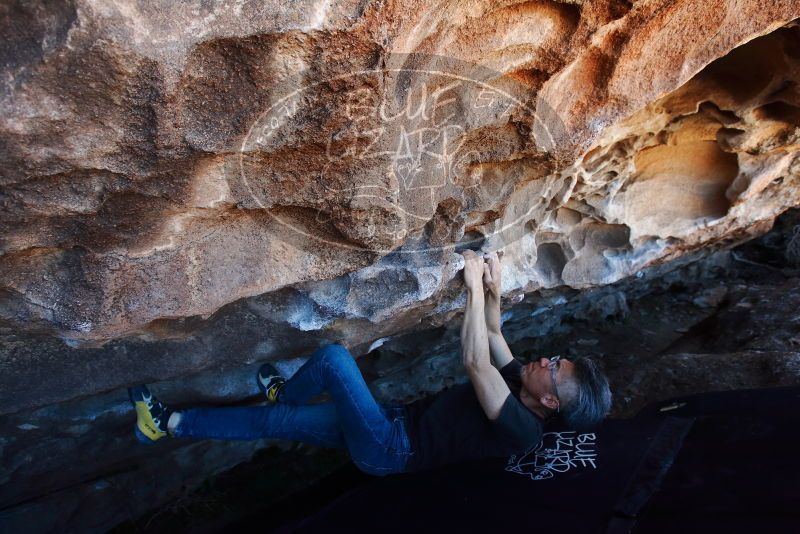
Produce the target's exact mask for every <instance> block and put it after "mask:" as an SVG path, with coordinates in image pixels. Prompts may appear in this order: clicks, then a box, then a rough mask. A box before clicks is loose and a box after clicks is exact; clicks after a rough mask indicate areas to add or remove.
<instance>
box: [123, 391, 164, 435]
mask: <svg viewBox="0 0 800 534" xmlns="http://www.w3.org/2000/svg"><path fill="white" fill-rule="evenodd" d="M128 396H129V397H130V399H131V404H133V407H134V408H135V409H136V425H135V426H134V430H133V432H134V434H136V438H137V439H138V440H139V441H141V442H142V443H146V444H151V443H155V442H156V440H159V439H161V438H163V437H164V436H166V435H167V422H168V421H169V416H170V415H172V413H173V411H172V410H171V409H170V408H169V407H168V406H167V405H166V404H164V403H163V402H161V401H159V400H158V399H157V398H155V396H153V394H152V393H150V390H149V389H147V386H145V385H141V386H135V387H132V388H128Z"/></svg>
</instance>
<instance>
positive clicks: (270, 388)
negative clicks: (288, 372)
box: [256, 363, 286, 402]
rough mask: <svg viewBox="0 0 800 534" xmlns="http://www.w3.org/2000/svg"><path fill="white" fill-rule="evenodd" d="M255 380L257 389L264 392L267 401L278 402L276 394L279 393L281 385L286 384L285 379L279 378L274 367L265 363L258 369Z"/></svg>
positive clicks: (278, 373) (279, 375)
mask: <svg viewBox="0 0 800 534" xmlns="http://www.w3.org/2000/svg"><path fill="white" fill-rule="evenodd" d="M256 379H257V382H258V388H259V389H260V390H261V391H262V392H264V395H266V397H267V400H268V401H270V402H278V393H280V391H281V388H282V387H283V385H284V384H286V379H285V378H283V377H282V376H281V374H280V372H279V371H278V370H277V369H276V368H275V366H274V365H270V364H268V363H265V364H264V365H262V366H261V367H259V368H258V375H257V377H256Z"/></svg>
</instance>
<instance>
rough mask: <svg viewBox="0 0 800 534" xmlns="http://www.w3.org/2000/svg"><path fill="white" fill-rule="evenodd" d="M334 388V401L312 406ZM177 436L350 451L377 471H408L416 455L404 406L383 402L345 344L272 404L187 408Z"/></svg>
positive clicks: (332, 348)
mask: <svg viewBox="0 0 800 534" xmlns="http://www.w3.org/2000/svg"><path fill="white" fill-rule="evenodd" d="M323 391H328V393H329V394H330V396H331V399H332V400H331V401H328V402H324V403H321V404H306V403H307V402H308V400H309V399H311V398H312V397H314V396H316V395H318V394H320V393H321V392H323ZM180 413H181V420H180V422H179V423H178V425H177V427H176V428H175V430H174V434H175V435H176V436H182V437H183V436H185V437H194V438H212V439H227V440H250V439H260V438H275V439H286V440H294V441H302V442H305V443H310V444H312V445H318V446H321V447H331V448H342V449H345V448H346V449H347V450H348V451H349V453H350V457H351V458H352V460H353V463H355V464H356V466H358V468H359V469H361V470H362V471H364V472H366V473H369V474H371V475H378V476H383V475H388V474H391V473H400V472H403V470H404V468H405V466H406V464H407V462H408V459H409V458H410V456H411V455H412V454H413V453H412V451H411V444H410V442H409V439H408V434H407V433H406V429H405V421H404V417H403V406H402V405H384V404H380V403H378V402H377V401H376V400H375V398H374V397H373V396H372V393H370V391H369V389H368V388H367V384H366V383H365V382H364V378H363V377H362V376H361V371H360V370H359V369H358V366H357V365H356V362H355V360H354V359H353V356H352V355H351V354H350V352H349V351H348V350H347V349H346V348H345V347H343V346H341V345H328V346H326V347H323V348H321V349H319V350H318V351H316V352H315V353H314V354H313V355H312V356H311V358H310V359H309V360H308V361H307V362H306V363H305V364H304V365H303V366H302V367H301V368H300V369H299V370H298V371H297V372H296V373H295V374H294V376H292V377H291V378H290V379H289V380H288V381H287V382H286V384H285V385H284V386H283V388H282V389H281V391H280V395H279V396H278V402H277V403H275V404H270V405H268V406H245V407H223V408H193V409H188V410H181V412H180Z"/></svg>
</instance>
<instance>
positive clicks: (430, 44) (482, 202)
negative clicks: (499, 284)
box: [0, 0, 800, 526]
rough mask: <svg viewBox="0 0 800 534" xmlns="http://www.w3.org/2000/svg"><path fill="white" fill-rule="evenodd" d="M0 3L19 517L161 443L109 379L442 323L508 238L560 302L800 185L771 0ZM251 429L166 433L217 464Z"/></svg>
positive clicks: (541, 295)
mask: <svg viewBox="0 0 800 534" xmlns="http://www.w3.org/2000/svg"><path fill="white" fill-rule="evenodd" d="M0 14H2V16H0V28H1V29H0V40H2V46H1V47H0V50H1V51H2V52H0V53H1V54H2V58H3V67H2V73H3V76H2V80H0V84H2V92H1V93H0V142H1V143H2V144H1V145H0V205H1V206H2V211H0V229H2V232H0V391H2V392H3V393H2V395H0V416H2V417H3V418H4V420H3V421H0V423H2V424H3V425H4V428H7V429H8V432H4V433H3V434H2V438H0V451H8V450H16V451H19V450H20V448H19V447H20V446H21V444H22V443H26V444H28V443H34V442H35V443H37V445H35V446H33V445H31V447H33V448H32V449H31V453H30V455H28V456H25V455H19V454H15V455H14V456H13V457H14V458H15V460H13V461H7V458H6V455H4V460H3V462H4V465H3V468H2V469H3V470H2V471H0V509H2V510H12V511H13V510H16V511H13V513H17V512H19V513H22V512H20V510H22V508H18V507H19V506H26V507H27V508H25V510H27V512H25V513H34V512H31V510H35V506H38V505H37V504H36V503H38V502H40V501H38V500H37V499H42V498H44V497H43V496H45V495H47V496H48V497H47V498H48V499H56V497H54V496H55V495H67V496H68V497H63V498H64V499H72V500H70V501H69V502H71V503H73V504H74V505H75V506H76V507H79V506H84V505H86V506H88V504H85V503H87V502H89V501H87V500H86V499H89V498H91V499H94V498H98V499H99V498H100V497H98V495H101V494H103V495H111V494H114V492H116V491H121V490H119V489H118V488H122V487H127V486H125V484H122V483H119V484H118V485H116V486H114V485H105V486H104V485H103V484H102V483H101V482H97V481H98V480H101V479H103V476H104V473H111V472H115V473H117V472H116V471H115V469H117V468H119V466H129V465H131V462H132V461H133V459H132V458H133V457H136V458H142V460H141V461H142V462H144V459H143V458H149V459H151V460H152V458H154V456H147V455H148V454H150V455H152V454H153V453H147V454H145V453H139V452H136V451H133V450H128V448H130V447H131V446H132V443H131V442H130V440H131V439H132V438H131V437H130V435H129V425H127V424H126V425H123V424H122V421H123V419H124V417H125V416H127V415H129V414H127V413H126V408H125V405H124V388H125V387H126V386H128V385H132V384H136V383H141V382H148V383H153V382H159V381H161V382H163V383H164V384H165V385H164V388H163V391H164V392H165V393H168V394H171V395H172V396H173V398H174V399H175V401H176V402H184V403H192V402H199V401H209V402H233V401H239V400H241V399H242V398H244V397H247V396H248V395H252V394H253V391H251V390H252V387H251V384H250V382H249V381H250V378H247V379H246V380H245V378H244V377H245V376H247V377H249V376H250V374H249V373H250V368H251V367H252V366H253V365H255V364H257V363H258V362H260V361H265V360H273V361H276V362H277V363H279V364H281V365H283V366H284V367H285V368H286V369H291V368H293V367H296V366H297V365H299V362H300V361H301V360H298V359H297V358H299V357H300V356H302V355H303V354H306V353H308V352H309V351H310V350H313V349H314V348H316V347H318V346H320V345H321V344H323V343H326V342H331V341H338V342H342V343H344V344H345V345H347V346H348V347H350V348H351V349H352V351H353V352H354V353H355V354H357V355H361V354H365V353H367V352H369V351H370V350H371V349H374V348H375V347H379V346H381V345H384V346H386V347H391V346H392V343H393V342H395V343H396V342H398V340H399V339H405V338H404V336H408V335H411V336H414V335H418V336H419V339H428V338H427V337H426V336H430V334H429V333H430V332H436V331H437V329H439V328H442V327H445V326H447V325H449V324H451V323H453V322H454V321H456V320H457V319H458V313H459V310H460V308H461V307H462V306H463V297H462V288H461V282H460V280H459V275H458V271H459V269H460V267H461V259H460V256H459V255H458V254H457V253H456V252H457V251H459V250H461V249H463V248H473V249H480V250H484V251H501V252H502V253H503V259H504V265H505V271H504V279H503V284H504V290H505V302H504V306H506V308H507V309H509V310H510V309H511V307H512V306H514V305H522V306H533V308H532V310H533V311H536V310H539V309H541V310H543V311H540V312H537V316H536V317H538V319H537V321H538V320H541V321H548V320H550V321H555V320H556V317H557V311H556V308H557V304H554V303H555V302H558V299H559V298H561V297H564V295H568V296H574V295H585V296H586V298H587V299H592V298H594V297H592V295H596V296H598V298H599V297H601V296H602V298H603V299H606V300H602V301H597V302H595V303H593V304H592V305H593V306H595V307H598V306H599V307H601V308H602V307H611V308H613V307H614V306H617V307H619V306H621V304H620V302H618V300H615V299H616V297H614V296H613V295H610V294H609V295H610V296H609V295H601V294H600V293H593V292H597V291H602V290H603V289H604V288H606V287H609V285H610V284H614V283H619V282H620V281H624V280H626V279H627V278H628V277H630V276H632V275H641V273H655V272H662V270H667V271H669V270H671V269H674V268H677V267H675V266H676V265H680V264H682V263H681V262H689V261H690V260H693V259H697V258H700V257H703V256H708V255H710V254H713V253H714V252H715V251H718V250H723V251H724V250H726V249H729V248H730V247H732V246H734V245H736V244H738V243H741V242H744V241H747V240H748V239H751V238H753V237H756V236H758V235H761V234H763V233H765V232H766V231H767V230H768V229H769V228H770V227H771V226H772V224H773V220H774V219H775V218H776V217H777V216H778V215H780V214H781V213H783V212H784V211H786V210H787V209H789V208H790V207H792V206H796V205H798V204H800V188H798V175H799V174H800V163H798V146H799V144H800V141H798V138H799V136H800V85H798V83H800V44H799V43H800V26H798V24H797V22H796V19H797V17H798V16H800V4H798V3H797V2H795V1H790V0H785V1H781V0H778V1H772V2H767V3H764V2H756V1H742V2H736V3H731V2H723V1H718V2H717V1H701V0H682V1H668V0H643V1H637V2H627V1H623V0H597V1H589V0H587V1H564V2H551V1H541V2H538V1H537V2H524V3H513V2H497V1H493V2H488V1H477V2H471V3H463V2H455V1H443V2H439V3H437V4H435V5H431V4H422V3H413V2H411V3H409V2H395V1H391V0H390V1H388V2H350V1H344V2H328V1H325V0H320V1H317V2H309V1H304V2H294V3H286V2H274V3H263V2H247V1H242V2H235V3H227V2H219V3H208V2H199V1H197V2H188V3H185V2H184V3H173V2H126V3H109V2H101V1H91V0H74V1H67V2H59V3H57V4H52V3H47V2H38V1H32V2H27V1H26V2H21V1H20V2H9V3H6V4H4V5H3V6H2V7H0ZM676 262H677V263H676ZM564 298H566V297H564ZM698 298H699V297H698ZM705 298H707V302H713V301H714V300H715V299H718V298H721V297H720V295H716V296H715V295H714V294H709V295H706V297H705ZM592 302H594V301H592ZM548 303H549V304H548ZM548 306H550V307H549V308H548ZM520 309H521V308H520ZM515 328H516V327H515ZM519 328H522V327H519ZM426 332H428V334H426ZM520 335H522V334H520ZM430 342H431V344H432V345H431V346H433V345H435V342H436V340H435V339H434V340H430ZM449 350H450V349H447V350H444V349H443V352H442V359H443V360H442V363H441V365H442V366H445V367H446V366H447V365H450V364H451V362H449V360H447V358H448V357H450V358H452V353H450V352H448V351H449ZM448 354H450V356H447V355H448ZM431 365H433V364H431ZM256 367H257V365H256ZM245 384H247V385H245ZM381 387H384V386H381ZM386 387H388V386H386ZM393 387H394V388H396V389H397V392H398V397H400V398H410V397H413V396H414V395H417V394H419V393H420V390H419V389H414V388H411V389H412V390H413V391H412V390H409V391H404V388H405V386H404V384H403V383H402V382H399V381H395V382H394V386H393ZM157 388H158V385H156V389H157ZM401 393H402V394H401ZM66 413H70V414H73V415H72V416H69V417H67V419H65V420H70V421H72V423H70V424H69V425H66V426H64V424H61V423H56V422H55V421H56V420H60V418H61V415H58V414H66ZM80 413H86V414H88V415H79V414H80ZM32 414H38V415H36V416H35V417H34V415H32ZM48 414H49V415H48ZM109 414H111V415H109ZM106 415H108V417H106ZM39 417H41V418H43V419H39ZM71 417H74V419H70V418H71ZM28 418H32V420H33V419H35V420H36V421H40V422H42V421H51V422H50V423H46V424H45V423H42V424H43V425H44V426H40V425H39V423H35V422H27V420H28ZM48 418H51V419H48ZM11 421H13V424H12V422H11ZM100 423H102V424H106V423H107V424H108V425H109V426H107V427H106V426H103V428H104V429H105V430H104V432H106V433H105V434H103V435H104V436H105V437H104V438H102V439H99V438H98V441H97V443H96V445H95V446H96V447H97V449H92V448H84V449H83V450H84V451H94V452H90V453H89V454H88V456H86V458H88V459H87V460H82V459H81V458H83V456H82V453H80V452H79V451H80V449H79V447H83V446H84V445H85V444H86V442H87V441H88V440H89V437H88V436H89V433H90V429H91V428H93V426H94V425H96V424H100ZM51 424H52V425H55V426H48V425H51ZM65 424H66V423H65ZM101 426H102V425H101ZM36 432H40V433H41V435H39V434H36ZM31 436H36V437H37V438H38V439H37V440H31ZM53 440H55V441H53ZM104 440H107V441H104ZM109 444H114V445H113V446H111V445H109ZM258 446H260V445H258V444H252V445H247V446H246V445H241V444H240V445H237V446H236V447H238V449H235V451H234V447H233V446H230V448H228V449H225V448H224V447H223V446H221V445H220V446H219V447H216V446H205V445H194V446H192V447H188V446H187V447H180V446H176V445H169V446H167V445H165V446H164V447H165V448H169V447H175V451H182V452H179V453H178V452H176V453H175V454H176V455H177V456H170V458H173V460H174V462H173V464H171V465H172V466H173V468H174V470H175V469H178V468H177V467H176V466H180V465H184V463H186V464H188V463H192V462H190V461H189V460H188V459H187V458H188V457H182V456H180V455H181V454H186V455H190V456H191V455H194V454H199V455H203V454H208V455H210V459H209V460H208V463H207V467H206V468H205V471H206V472H210V471H213V470H215V469H218V468H220V469H221V468H223V467H224V466H229V465H232V464H233V463H235V462H237V461H240V459H241V458H243V457H247V456H248V455H250V454H252V451H253V450H255V449H256V448H258ZM37 447H38V449H37ZM115 447H116V448H115ZM204 447H208V449H206V448H204ZM36 450H39V451H40V452H41V454H42V455H43V456H41V458H44V457H47V458H48V460H47V461H44V460H42V459H40V460H37V461H34V460H33V458H40V456H37V454H36V453H35V451H36ZM170 450H171V449H170ZM54 451H61V452H60V453H58V454H56V452H54ZM191 451H194V452H191ZM225 451H228V452H225ZM103 452H105V453H107V455H108V456H107V458H104V454H103ZM229 453H230V454H229ZM140 454H141V455H140ZM59 455H60V456H61V457H63V458H72V459H73V460H74V462H73V463H72V464H70V465H72V467H70V468H69V469H65V468H64V467H63V465H66V464H63V465H62V464H59V460H56V458H57V457H59ZM128 455H133V456H128ZM26 458H27V459H26ZM176 458H183V459H176ZM148 461H149V460H148ZM9 462H10V463H9ZM153 465H155V464H153ZM201 471H202V470H201ZM143 472H144V471H143ZM53 473H59V474H58V476H55V475H53ZM201 474H202V473H201V472H198V473H196V475H197V477H199V476H200V475H201ZM114 476H122V475H120V474H119V473H117V474H116V475H114ZM126 476H129V477H130V478H129V484H131V485H133V484H134V483H135V481H138V480H139V479H138V478H137V476H138V475H135V474H129V475H126ZM197 477H195V479H196V478H197ZM115 480H117V479H115ZM126 480H128V479H126ZM187 480H188V479H187ZM95 483H97V484H99V486H97V487H98V488H100V490H97V491H94V490H91V489H87V488H90V487H94V486H91V484H95ZM69 488H72V489H69ZM76 488H83V489H80V490H78V489H76ZM171 488H172V489H169V490H168V489H166V488H165V489H164V490H163V491H164V493H163V494H159V495H157V496H153V499H155V500H156V501H158V500H159V499H161V500H163V499H165V498H167V497H166V496H167V494H168V493H169V492H173V493H174V491H176V490H175V487H174V486H171ZM84 490H85V493H81V492H82V491H84ZM101 490H102V491H101ZM63 491H66V492H67V493H59V492H63ZM126 491H127V490H126ZM103 492H105V493H103ZM123 493H124V492H123ZM79 494H80V495H82V497H76V495H79ZM115 495H116V494H115ZM87 496H91V497H87ZM104 498H105V497H104ZM101 500H102V499H101ZM41 502H44V501H41ZM52 502H58V503H60V504H59V505H58V506H59V507H64V506H66V505H64V502H66V501H64V500H58V499H56V500H55V501H52ZM97 502H100V501H97ZM80 503H84V504H80ZM140 504H141V503H140ZM137 506H138V505H137ZM31 507H33V508H31ZM134 508H135V507H134ZM64 509H65V510H67V509H69V506H66V507H65V508H64ZM108 510H109V512H108V516H107V517H106V516H104V517H105V519H103V518H101V517H99V516H98V519H97V524H98V525H107V524H108V523H103V521H106V520H108V521H114V520H115V519H114V518H118V517H119V516H120V514H122V515H124V513H123V512H121V511H113V510H111V509H110V508H109V509H108ZM137 511H140V509H137ZM9 513H12V512H9ZM65 513H66V512H65ZM15 517H16V516H15ZM20 517H21V516H20ZM60 520H61V519H59V521H60ZM43 521H44V519H43ZM57 525H63V524H62V523H58V524H56V526H57Z"/></svg>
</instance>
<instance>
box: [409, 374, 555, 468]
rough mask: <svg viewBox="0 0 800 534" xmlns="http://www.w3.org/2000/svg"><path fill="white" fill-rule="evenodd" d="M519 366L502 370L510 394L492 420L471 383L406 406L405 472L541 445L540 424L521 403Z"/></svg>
mask: <svg viewBox="0 0 800 534" xmlns="http://www.w3.org/2000/svg"><path fill="white" fill-rule="evenodd" d="M521 372H522V365H521V364H520V363H519V362H518V361H517V360H511V361H510V362H509V363H508V364H506V365H505V366H504V367H503V369H501V370H500V374H501V375H502V376H503V379H505V381H506V384H508V388H509V389H510V390H511V394H510V395H509V396H508V398H506V400H505V403H503V407H502V409H501V410H500V415H499V416H498V418H497V419H495V420H494V421H492V420H490V419H489V418H488V417H487V416H486V413H485V412H484V411H483V407H482V406H481V404H480V402H479V401H478V396H477V395H476V394H475V388H474V387H473V385H472V383H471V382H468V383H466V384H460V385H457V386H454V387H451V388H449V389H446V390H444V391H440V392H439V393H437V394H436V395H433V396H431V397H428V398H424V399H420V400H418V401H415V402H412V403H411V404H408V405H407V406H406V409H405V412H406V431H407V432H408V437H409V440H410V441H411V450H412V452H413V453H414V454H413V456H411V458H410V460H409V462H408V465H407V466H406V471H408V472H415V471H422V470H425V469H431V468H434V467H438V466H440V465H443V464H447V463H452V462H461V461H466V460H473V459H478V458H489V457H502V456H508V455H510V454H515V453H518V452H520V451H524V450H525V449H527V448H528V447H530V446H532V445H535V444H536V443H538V442H539V441H541V439H542V432H543V421H542V419H541V418H540V417H539V416H538V415H536V414H535V413H533V412H532V411H531V410H530V409H528V407H527V406H525V405H524V404H522V401H520V399H519V392H520V388H521V387H522V378H521V376H520V375H521Z"/></svg>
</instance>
